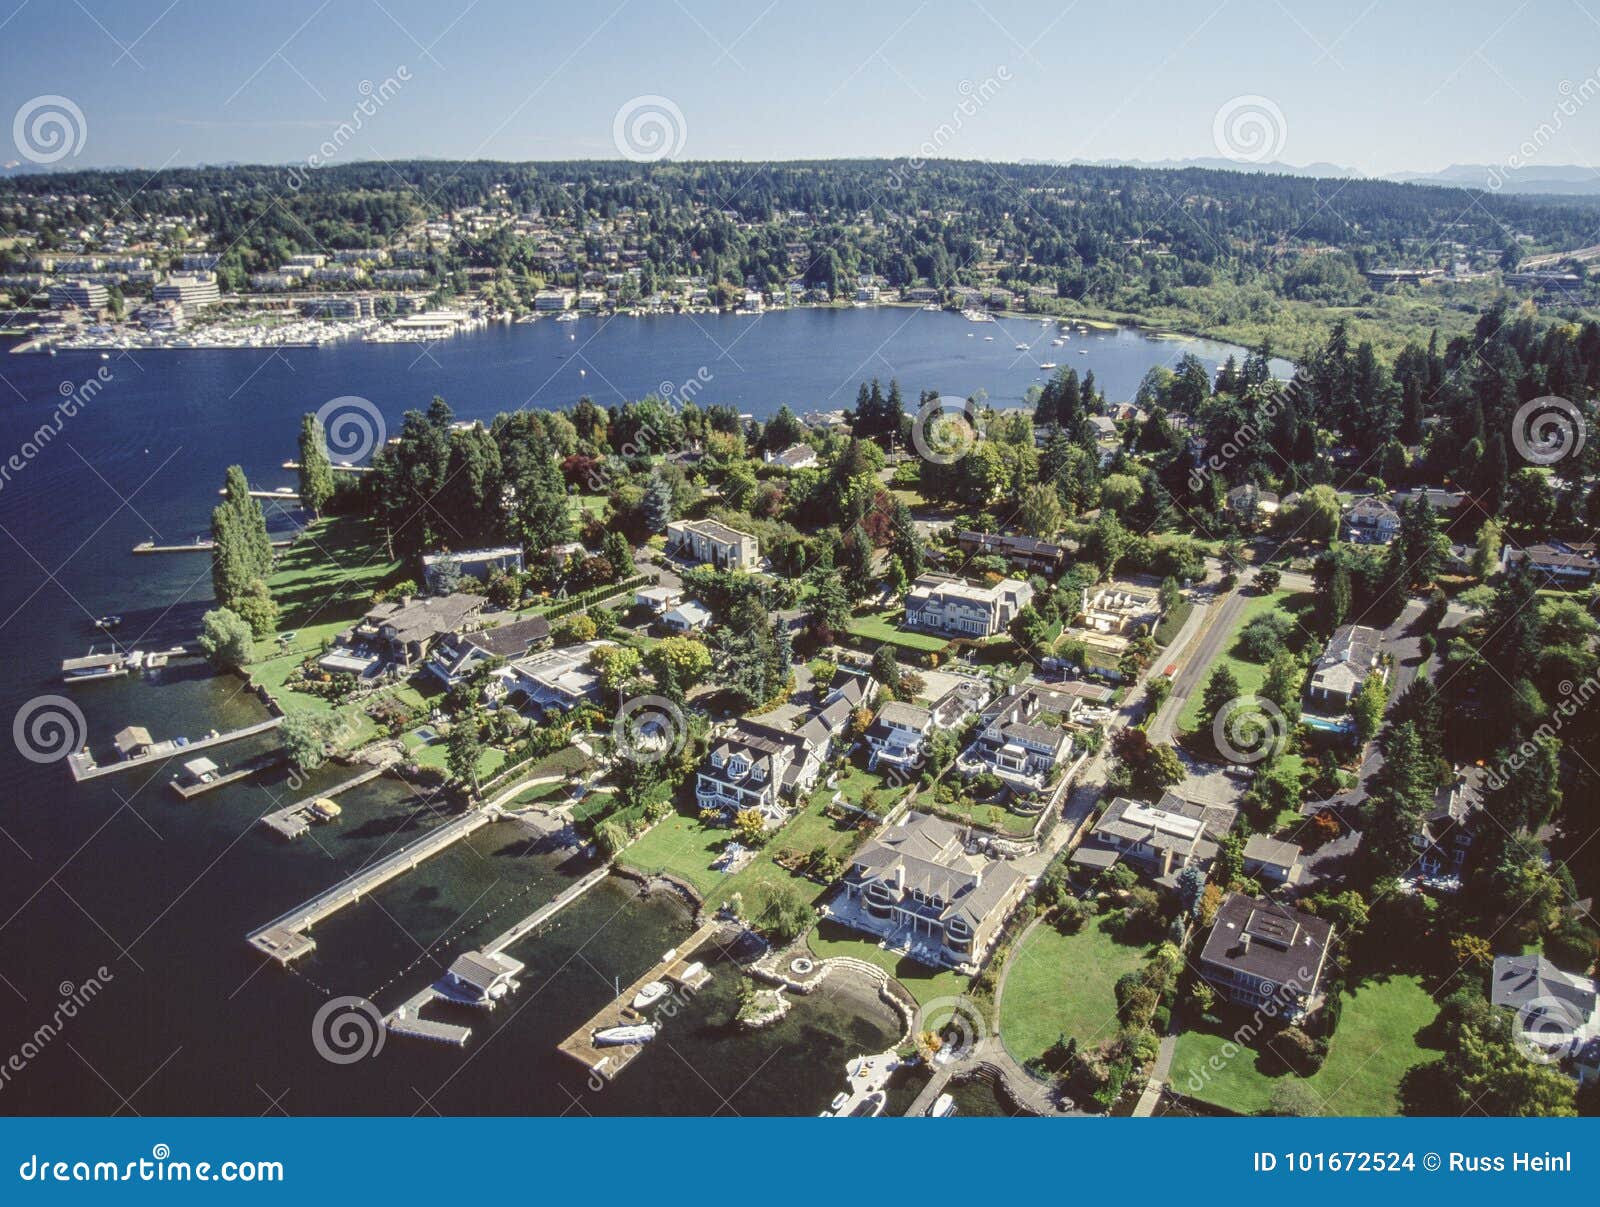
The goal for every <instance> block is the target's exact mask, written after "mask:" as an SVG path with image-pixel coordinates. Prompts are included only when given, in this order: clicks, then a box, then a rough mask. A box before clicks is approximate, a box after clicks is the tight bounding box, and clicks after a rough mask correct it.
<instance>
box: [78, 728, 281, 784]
mask: <svg viewBox="0 0 1600 1207" xmlns="http://www.w3.org/2000/svg"><path fill="white" fill-rule="evenodd" d="M282 724H283V718H282V717H269V718H268V719H267V720H265V721H258V722H256V724H254V725H246V726H245V727H244V728H243V729H234V730H231V731H229V732H228V733H218V734H213V735H211V736H210V737H208V738H195V739H194V740H193V741H190V742H181V743H180V742H179V741H178V739H176V738H168V739H167V740H165V741H161V742H152V743H151V744H150V745H149V746H147V747H146V748H145V750H144V752H143V753H142V754H136V755H133V756H132V757H131V758H126V759H118V760H117V761H116V762H114V763H107V764H105V765H104V766H101V765H100V764H99V763H96V762H95V761H94V755H93V754H91V753H90V752H89V750H88V749H87V748H85V749H83V750H80V751H78V752H77V753H76V754H69V755H68V756H67V769H68V770H69V771H71V772H72V778H73V779H74V780H76V781H77V782H78V783H82V782H83V781H84V780H92V779H99V778H100V777H101V776H102V775H115V774H116V773H117V772H119V771H132V770H133V769H134V768H136V767H148V766H149V765H150V764H151V763H159V762H161V761H162V760H163V759H170V758H171V757H172V756H173V755H175V754H189V753H190V752H192V751H195V750H207V749H209V748H211V747H212V746H223V745H226V744H227V743H229V742H237V741H240V740H242V739H244V738H253V737H255V736H256V735H257V734H259V733H269V732H271V731H272V730H274V729H276V728H278V726H280V725H282Z"/></svg>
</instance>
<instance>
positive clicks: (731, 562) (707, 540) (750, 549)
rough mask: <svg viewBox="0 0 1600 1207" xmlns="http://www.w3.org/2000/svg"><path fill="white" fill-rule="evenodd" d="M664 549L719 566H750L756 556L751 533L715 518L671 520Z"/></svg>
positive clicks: (735, 568)
mask: <svg viewBox="0 0 1600 1207" xmlns="http://www.w3.org/2000/svg"><path fill="white" fill-rule="evenodd" d="M667 552H668V553H672V554H675V555H677V556H678V557H682V558H685V559H687V560H688V561H692V562H697V563H703V564H709V565H712V566H717V567H719V568H721V569H723V570H751V569H754V568H755V565H756V562H757V561H758V560H759V558H760V554H761V550H760V544H759V542H758V541H757V540H756V538H755V537H753V536H751V535H750V534H749V533H747V532H740V531H739V530H738V529H737V528H730V527H728V525H726V524H722V523H719V522H718V521H716V520H674V521H673V522H672V523H670V524H668V525H667Z"/></svg>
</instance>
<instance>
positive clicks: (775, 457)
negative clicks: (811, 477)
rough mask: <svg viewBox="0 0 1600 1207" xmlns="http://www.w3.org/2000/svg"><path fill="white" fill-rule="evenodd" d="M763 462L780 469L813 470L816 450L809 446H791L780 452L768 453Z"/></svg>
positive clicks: (815, 461)
mask: <svg viewBox="0 0 1600 1207" xmlns="http://www.w3.org/2000/svg"><path fill="white" fill-rule="evenodd" d="M763 460H765V461H766V463H767V464H768V465H776V466H778V468H780V469H813V468H815V467H816V464H817V450H816V449H814V448H812V447H811V446H810V445H809V444H791V445H790V446H789V447H788V448H786V449H783V450H782V451H781V452H776V453H774V452H768V453H766V454H765V455H764V457H763Z"/></svg>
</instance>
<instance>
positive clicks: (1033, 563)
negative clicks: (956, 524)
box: [956, 531, 1067, 575]
mask: <svg viewBox="0 0 1600 1207" xmlns="http://www.w3.org/2000/svg"><path fill="white" fill-rule="evenodd" d="M956 544H957V545H958V546H960V548H961V551H962V552H963V553H966V554H970V555H973V556H980V555H992V556H995V557H1003V558H1005V559H1006V561H1008V562H1009V563H1011V564H1012V565H1013V566H1016V567H1017V568H1018V569H1020V570H1023V571H1025V572H1026V573H1029V574H1035V573H1037V574H1045V575H1056V574H1059V573H1061V571H1062V570H1064V569H1066V565H1067V547H1066V546H1065V545H1063V544H1061V543H1059V542H1058V541H1042V540H1039V539H1038V538H1037V537H1031V536H1006V535H1004V534H1002V533H998V532H971V531H965V532H959V533H957V534H956Z"/></svg>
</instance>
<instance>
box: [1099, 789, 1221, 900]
mask: <svg viewBox="0 0 1600 1207" xmlns="http://www.w3.org/2000/svg"><path fill="white" fill-rule="evenodd" d="M1236 816H1238V810H1237V809H1234V808H1233V807H1231V806H1228V805H1202V804H1197V803H1195V802H1193V801H1187V800H1184V799H1183V798H1182V797H1179V796H1176V795H1174V794H1173V793H1171V792H1165V793H1163V794H1162V796H1161V800H1160V801H1159V802H1158V803H1156V804H1154V805H1151V804H1146V803H1145V802H1144V801H1142V800H1130V799H1128V798H1127V797H1125V796H1119V797H1117V798H1116V799H1115V800H1113V801H1112V802H1111V804H1110V805H1108V806H1107V807H1106V811H1105V813H1103V814H1102V815H1101V817H1100V820H1099V821H1097V822H1095V824H1094V829H1093V830H1091V831H1090V832H1089V837H1088V838H1086V839H1085V840H1084V841H1083V843H1082V845H1080V846H1079V847H1078V849H1077V850H1076V851H1074V852H1073V855H1072V862H1073V865H1074V866H1075V867H1077V868H1080V869H1082V870H1084V871H1089V872H1099V871H1104V870H1105V869H1106V868H1109V867H1114V866H1115V865H1116V864H1118V863H1127V864H1129V865H1131V866H1132V867H1134V868H1136V869H1137V870H1138V871H1140V872H1142V873H1144V874H1145V875H1147V876H1150V877H1152V878H1153V879H1154V880H1155V881H1156V883H1157V884H1162V885H1166V886H1167V887H1169V888H1172V887H1176V885H1177V883H1178V873H1179V872H1181V871H1183V869H1184V868H1186V867H1197V868H1199V869H1200V870H1202V871H1206V870H1208V869H1209V868H1210V867H1211V864H1212V861H1213V860H1215V859H1216V857H1217V844H1218V843H1219V842H1221V841H1222V839H1224V838H1226V837H1227V835H1228V831H1229V830H1230V829H1232V827H1233V821H1234V818H1235V817H1236Z"/></svg>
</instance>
